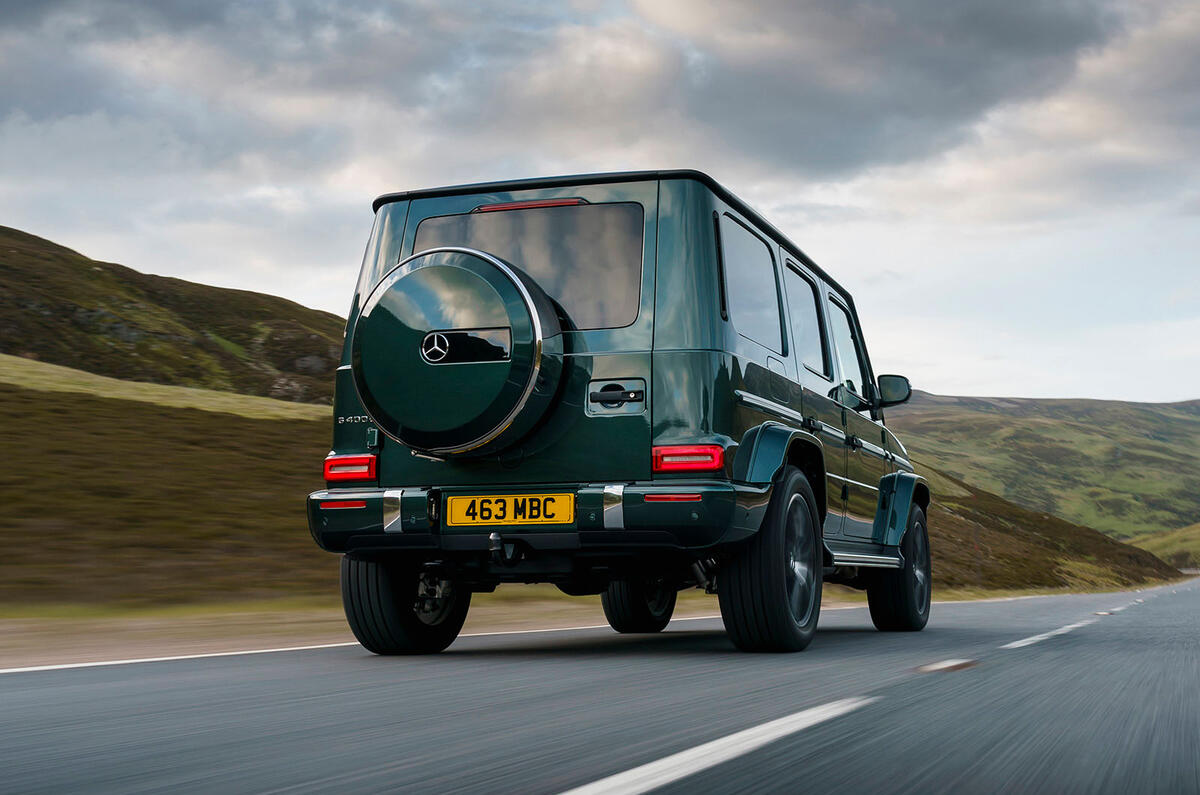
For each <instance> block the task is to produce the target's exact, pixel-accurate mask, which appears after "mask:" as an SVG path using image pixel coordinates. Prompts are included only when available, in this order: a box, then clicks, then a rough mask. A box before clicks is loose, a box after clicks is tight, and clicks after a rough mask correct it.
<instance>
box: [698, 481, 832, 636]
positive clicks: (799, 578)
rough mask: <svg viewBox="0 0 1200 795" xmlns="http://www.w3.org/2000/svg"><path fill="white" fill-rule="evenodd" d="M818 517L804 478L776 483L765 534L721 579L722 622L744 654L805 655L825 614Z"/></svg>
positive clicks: (744, 550) (753, 541)
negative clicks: (822, 602) (771, 652)
mask: <svg viewBox="0 0 1200 795" xmlns="http://www.w3.org/2000/svg"><path fill="white" fill-rule="evenodd" d="M819 516H820V514H819V513H818V511H817V501H816V498H815V497H814V496H813V491H812V487H811V486H810V485H809V483H808V479H807V478H806V477H805V476H804V473H803V472H801V471H800V470H798V469H796V468H795V467H787V468H785V469H784V470H783V472H782V473H781V474H780V476H779V478H778V480H777V481H776V482H775V489H774V493H773V494H772V495H771V504H770V505H769V506H768V507H767V515H766V518H765V519H764V520H763V525H762V528H761V529H759V531H758V533H756V534H755V535H754V537H753V538H751V539H750V540H749V541H747V542H746V544H745V545H744V546H743V547H742V548H741V549H740V550H739V551H738V554H737V556H736V557H734V559H733V560H731V561H729V563H727V564H726V565H725V566H724V567H723V568H722V569H721V571H720V573H719V574H718V575H717V596H718V597H719V599H720V603H721V619H722V620H723V621H724V623H725V629H726V631H727V632H728V633H729V637H730V639H731V640H732V641H733V645H735V646H737V647H738V648H739V649H741V650H742V651H801V650H802V649H804V648H805V647H806V646H808V644H809V643H811V642H812V639H813V635H815V634H816V631H817V620H818V618H819V617H820V614H821V583H822V578H823V575H824V554H823V550H822V545H821V532H820V527H821V524H820V519H819Z"/></svg>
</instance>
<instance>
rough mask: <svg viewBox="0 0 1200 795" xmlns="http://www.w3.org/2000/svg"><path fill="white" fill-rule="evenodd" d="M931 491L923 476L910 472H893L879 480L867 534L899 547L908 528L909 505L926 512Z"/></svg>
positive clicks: (886, 543)
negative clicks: (873, 515) (877, 495)
mask: <svg viewBox="0 0 1200 795" xmlns="http://www.w3.org/2000/svg"><path fill="white" fill-rule="evenodd" d="M930 497H931V492H930V491H929V484H928V483H927V482H926V481H925V478H923V477H921V476H920V475H917V474H914V473H912V472H893V473H892V474H890V475H884V476H883V478H882V479H881V480H880V481H879V504H878V506H877V507H876V509H875V527H874V530H873V531H872V533H871V536H872V537H873V538H875V539H877V540H879V541H881V542H882V543H883V544H884V545H886V546H890V547H891V546H895V547H898V546H900V542H901V541H902V540H903V539H904V533H905V532H906V531H907V530H908V516H909V514H910V513H911V512H912V506H913V505H914V504H915V505H919V506H920V507H921V510H922V511H924V512H925V513H926V514H928V512H929V501H930Z"/></svg>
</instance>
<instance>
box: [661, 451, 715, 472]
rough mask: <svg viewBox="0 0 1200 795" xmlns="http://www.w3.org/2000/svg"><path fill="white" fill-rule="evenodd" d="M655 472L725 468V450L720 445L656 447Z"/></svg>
mask: <svg viewBox="0 0 1200 795" xmlns="http://www.w3.org/2000/svg"><path fill="white" fill-rule="evenodd" d="M653 465H654V471H655V472H706V471H709V470H713V469H720V468H722V467H723V466H725V448H724V447H722V446H721V445H719V444H678V445H669V446H665V447H655V448H654V451H653Z"/></svg>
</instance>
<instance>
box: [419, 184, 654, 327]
mask: <svg viewBox="0 0 1200 795" xmlns="http://www.w3.org/2000/svg"><path fill="white" fill-rule="evenodd" d="M642 229H643V216H642V206H641V205H640V204H637V203H633V202H628V203H614V204H578V205H568V206H565V207H530V208H526V209H520V208H517V209H512V210H500V211H497V212H473V213H466V214H464V215H442V216H436V217H433V218H426V219H425V220H424V221H422V222H421V224H420V225H419V226H418V227H417V239H416V242H415V244H414V246H413V252H414V253H419V252H421V251H425V250H427V249H431V248H438V247H439V246H464V247H466V248H474V249H479V250H480V251H486V252H487V253H489V254H494V255H495V256H497V257H499V258H500V259H502V260H505V261H507V262H511V263H512V264H513V265H516V266H517V267H519V268H521V269H522V270H523V271H525V272H526V273H527V274H529V275H530V276H531V277H533V279H534V281H536V282H537V283H538V285H539V286H540V287H541V288H542V289H543V290H545V291H546V294H547V295H549V296H550V297H551V298H553V299H554V300H555V301H557V302H558V304H559V305H560V306H561V307H562V309H563V312H564V313H565V314H566V317H567V320H568V323H569V327H571V328H576V329H601V328H619V327H621V326H628V325H630V324H631V323H633V321H635V320H637V315H638V303H639V299H640V297H641V288H642Z"/></svg>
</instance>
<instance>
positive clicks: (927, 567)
mask: <svg viewBox="0 0 1200 795" xmlns="http://www.w3.org/2000/svg"><path fill="white" fill-rule="evenodd" d="M900 553H901V554H902V555H904V568H902V569H894V570H890V571H880V572H878V573H877V574H876V575H875V580H874V581H873V582H872V583H871V585H869V586H868V587H867V604H868V605H869V606H870V608H871V621H873V622H874V624H875V628H876V629H879V630H882V631H884V632H917V631H919V630H921V629H924V628H925V624H926V623H927V622H928V621H929V604H930V598H931V596H932V591H933V588H932V574H933V567H932V565H931V561H930V557H929V534H928V531H927V530H926V527H925V512H924V511H922V510H921V506H919V505H914V506H913V507H912V510H911V511H910V512H909V514H908V529H907V530H905V531H904V538H903V540H901V542H900Z"/></svg>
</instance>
